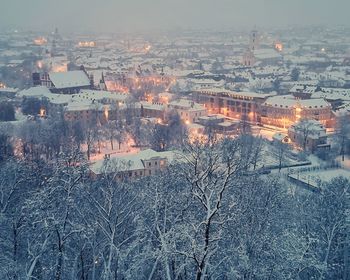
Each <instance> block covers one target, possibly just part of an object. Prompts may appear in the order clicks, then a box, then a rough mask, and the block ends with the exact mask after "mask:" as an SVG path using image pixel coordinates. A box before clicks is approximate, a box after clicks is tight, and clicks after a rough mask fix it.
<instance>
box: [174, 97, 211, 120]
mask: <svg viewBox="0 0 350 280" xmlns="http://www.w3.org/2000/svg"><path fill="white" fill-rule="evenodd" d="M168 109H173V110H175V111H176V112H177V113H178V114H179V116H180V118H181V120H182V121H183V122H185V123H186V124H190V123H194V122H196V121H197V120H198V119H199V118H200V117H202V116H206V115H207V110H206V108H205V107H204V106H203V105H201V104H198V103H195V102H194V101H192V100H188V99H178V100H174V101H171V102H170V103H169V104H168Z"/></svg>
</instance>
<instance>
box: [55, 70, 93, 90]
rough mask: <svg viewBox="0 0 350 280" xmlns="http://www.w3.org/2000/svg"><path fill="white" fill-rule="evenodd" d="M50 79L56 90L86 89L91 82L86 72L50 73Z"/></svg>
mask: <svg viewBox="0 0 350 280" xmlns="http://www.w3.org/2000/svg"><path fill="white" fill-rule="evenodd" d="M49 77H50V80H51V82H52V83H53V85H54V86H55V88H57V89H62V88H73V87H85V86H89V85H90V80H89V78H88V76H87V75H86V74H85V72H84V71H81V70H77V71H68V72H50V73H49Z"/></svg>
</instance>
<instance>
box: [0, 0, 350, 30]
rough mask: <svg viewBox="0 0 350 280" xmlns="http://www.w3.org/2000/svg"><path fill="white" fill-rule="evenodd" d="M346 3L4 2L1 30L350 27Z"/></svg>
mask: <svg viewBox="0 0 350 280" xmlns="http://www.w3.org/2000/svg"><path fill="white" fill-rule="evenodd" d="M349 9H350V2H349V1H347V0H336V1H331V0H307V1H305V0H216V1H214V0H128V1H126V0H100V1H96V0H74V1H72V0H60V1H58V0H32V1H24V0H12V1H10V0H2V1H1V9H0V28H1V27H14V28H23V29H34V30H43V31H45V30H48V29H50V28H51V29H53V28H54V27H58V28H59V29H61V30H62V31H65V32H71V31H76V32H88V31H90V32H97V31H98V32H101V30H103V31H107V32H123V31H126V32H128V31H142V30H167V29H175V28H194V29H205V28H210V29H219V28H229V29H232V28H242V27H245V28H251V27H252V26H254V25H257V26H261V27H275V28H276V27H285V26H287V25H320V24H321V25H347V26H348V25H349V21H348V20H347V17H348V11H349Z"/></svg>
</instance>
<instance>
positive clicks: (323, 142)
mask: <svg viewBox="0 0 350 280" xmlns="http://www.w3.org/2000/svg"><path fill="white" fill-rule="evenodd" d="M288 137H289V138H290V140H291V141H292V142H293V143H294V144H296V145H297V146H298V147H299V148H301V149H303V150H306V151H310V152H312V153H313V152H316V151H317V150H319V149H328V148H329V147H330V145H329V144H327V134H326V128H325V127H324V126H323V125H322V124H321V123H320V122H318V121H315V120H302V121H300V122H298V123H296V124H294V125H292V126H291V127H290V128H289V129H288Z"/></svg>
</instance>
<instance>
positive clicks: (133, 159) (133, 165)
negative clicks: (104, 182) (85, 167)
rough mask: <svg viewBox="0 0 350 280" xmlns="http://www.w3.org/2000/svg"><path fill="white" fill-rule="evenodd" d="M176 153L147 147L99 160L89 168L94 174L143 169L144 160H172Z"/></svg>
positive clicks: (174, 158)
mask: <svg viewBox="0 0 350 280" xmlns="http://www.w3.org/2000/svg"><path fill="white" fill-rule="evenodd" d="M177 155H178V152H176V151H166V152H156V151H154V150H152V149H147V150H143V151H140V152H138V153H137V154H128V155H123V156H116V157H112V158H110V159H108V160H99V161H97V162H95V163H93V164H92V165H91V166H90V169H91V171H92V172H93V173H95V174H102V173H103V172H107V173H108V172H125V171H134V170H143V169H145V163H144V161H147V160H151V159H156V158H159V159H166V160H167V161H168V162H172V161H174V160H176V159H177Z"/></svg>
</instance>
